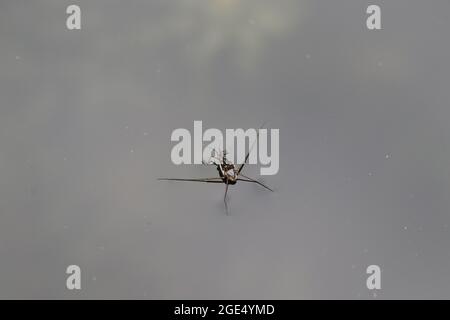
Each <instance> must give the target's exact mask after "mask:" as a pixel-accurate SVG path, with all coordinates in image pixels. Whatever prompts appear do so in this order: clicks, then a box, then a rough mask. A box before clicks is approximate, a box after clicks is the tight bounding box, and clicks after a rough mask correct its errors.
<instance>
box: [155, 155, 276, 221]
mask: <svg viewBox="0 0 450 320" xmlns="http://www.w3.org/2000/svg"><path fill="white" fill-rule="evenodd" d="M250 151H251V150H250ZM250 151H249V152H248V153H247V155H246V156H245V161H244V163H243V164H241V165H240V166H239V168H238V167H237V166H236V165H235V164H233V163H230V162H229V161H228V159H227V157H226V153H225V152H224V153H223V155H222V157H219V158H217V157H214V159H215V160H216V162H214V163H212V164H213V165H215V166H216V168H217V171H219V177H214V178H198V179H178V178H159V179H158V180H166V181H191V182H205V183H224V184H225V185H226V186H225V194H224V196H223V202H224V204H225V211H226V213H227V215H228V205H227V194H228V186H229V185H235V184H236V183H237V182H238V181H244V182H250V183H256V184H259V185H260V186H262V187H264V188H266V189H267V190H269V191H272V192H273V190H272V189H271V188H269V187H268V186H266V185H265V184H263V183H262V182H260V181H258V180H255V179H253V178H250V177H247V176H246V175H244V174H243V173H242V169H243V168H244V165H245V164H246V163H247V161H248V158H249V156H250ZM214 153H215V151H214ZM212 158H213V157H212Z"/></svg>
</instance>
